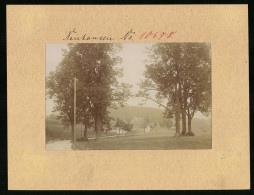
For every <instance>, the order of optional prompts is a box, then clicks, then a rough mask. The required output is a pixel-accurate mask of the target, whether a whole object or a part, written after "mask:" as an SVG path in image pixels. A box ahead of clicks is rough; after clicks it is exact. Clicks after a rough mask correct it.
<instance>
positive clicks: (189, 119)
mask: <svg viewBox="0 0 254 195" xmlns="http://www.w3.org/2000/svg"><path fill="white" fill-rule="evenodd" d="M191 120H192V118H191V116H188V135H189V136H194V133H193V132H192V131H191Z"/></svg>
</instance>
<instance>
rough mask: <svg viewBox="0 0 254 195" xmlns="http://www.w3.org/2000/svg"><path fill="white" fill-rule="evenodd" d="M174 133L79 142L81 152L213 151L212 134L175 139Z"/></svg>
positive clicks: (154, 133)
mask: <svg viewBox="0 0 254 195" xmlns="http://www.w3.org/2000/svg"><path fill="white" fill-rule="evenodd" d="M173 134H174V132H170V131H159V132H152V133H147V134H141V135H134V136H124V137H112V138H105V139H101V140H100V141H99V142H98V141H95V140H89V142H77V148H78V149H80V150H176V149H211V148H212V138H211V134H210V135H209V134H201V135H197V136H186V137H185V136H183V137H173Z"/></svg>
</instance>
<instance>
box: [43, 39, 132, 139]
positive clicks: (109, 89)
mask: <svg viewBox="0 0 254 195" xmlns="http://www.w3.org/2000/svg"><path fill="white" fill-rule="evenodd" d="M120 49H121V45H120V44H109V43H89V44H80V43H79V44H68V51H65V52H64V55H65V57H64V59H66V60H67V61H68V62H69V65H70V66H69V68H67V70H66V71H61V70H62V65H63V62H61V63H60V64H59V66H58V69H60V71H59V74H62V75H63V78H65V79H62V80H63V81H59V84H58V85H57V86H55V85H54V83H52V80H54V79H55V74H56V72H54V73H51V75H52V76H49V77H48V78H47V80H48V81H47V82H48V83H52V84H51V85H47V88H48V90H49V91H50V92H51V97H53V96H54V97H55V99H56V101H55V103H56V110H57V111H60V110H59V109H57V106H58V105H59V102H58V98H59V93H58V92H59V91H61V90H65V89H62V88H64V87H66V86H64V85H61V82H66V83H68V86H70V87H69V90H70V91H71V92H72V94H71V92H70V94H68V95H69V96H68V97H66V99H68V100H69V101H70V102H73V98H72V96H73V88H72V86H71V85H72V80H70V79H69V78H74V77H76V78H77V119H78V120H77V121H79V122H82V123H83V124H84V125H85V129H84V134H85V135H86V131H87V128H88V127H90V126H91V125H92V124H93V125H94V127H95V131H96V138H97V139H99V138H100V136H101V129H102V125H103V122H105V123H107V124H106V125H108V123H109V121H108V120H109V117H108V108H111V107H113V108H117V107H119V106H123V105H124V102H125V101H126V100H127V99H128V97H129V96H130V90H129V89H130V85H128V84H124V83H119V81H118V78H120V77H121V76H122V70H121V69H120V68H119V67H118V66H117V65H118V64H119V63H120V62H121V58H120V57H118V56H117V53H118V51H119V50H120ZM63 61H64V60H63ZM62 104H64V103H62ZM64 106H67V105H65V104H64ZM67 107H68V108H69V109H70V110H71V109H73V104H71V103H70V104H69V105H68V106H67ZM72 113H73V112H72ZM72 113H70V114H72ZM64 114H65V113H60V115H59V116H60V117H61V118H63V116H64ZM72 116H73V115H72ZM71 121H72V119H70V120H69V122H70V123H71Z"/></svg>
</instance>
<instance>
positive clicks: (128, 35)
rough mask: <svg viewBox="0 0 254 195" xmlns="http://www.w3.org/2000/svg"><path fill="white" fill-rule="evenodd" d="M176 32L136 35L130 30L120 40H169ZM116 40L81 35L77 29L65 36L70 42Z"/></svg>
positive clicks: (148, 32)
mask: <svg viewBox="0 0 254 195" xmlns="http://www.w3.org/2000/svg"><path fill="white" fill-rule="evenodd" d="M175 33H176V31H171V32H170V31H169V32H164V31H162V32H159V31H154V32H153V31H147V32H143V33H142V34H138V33H136V32H135V31H134V30H133V29H131V30H129V31H128V32H126V33H124V34H123V36H121V37H120V38H119V39H121V40H124V41H133V40H135V38H137V39H138V40H143V39H153V40H162V39H169V38H172V37H173V35H174V34H175ZM114 39H115V38H112V37H110V36H105V35H101V36H90V35H88V34H87V33H84V34H82V35H80V34H79V33H78V32H77V30H76V28H74V29H73V30H70V31H69V32H68V34H67V35H66V36H65V38H64V39H63V40H70V41H80V40H86V41H89V40H98V41H113V40H114Z"/></svg>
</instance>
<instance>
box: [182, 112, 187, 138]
mask: <svg viewBox="0 0 254 195" xmlns="http://www.w3.org/2000/svg"><path fill="white" fill-rule="evenodd" d="M182 135H186V113H185V110H184V111H183V112H182Z"/></svg>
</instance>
